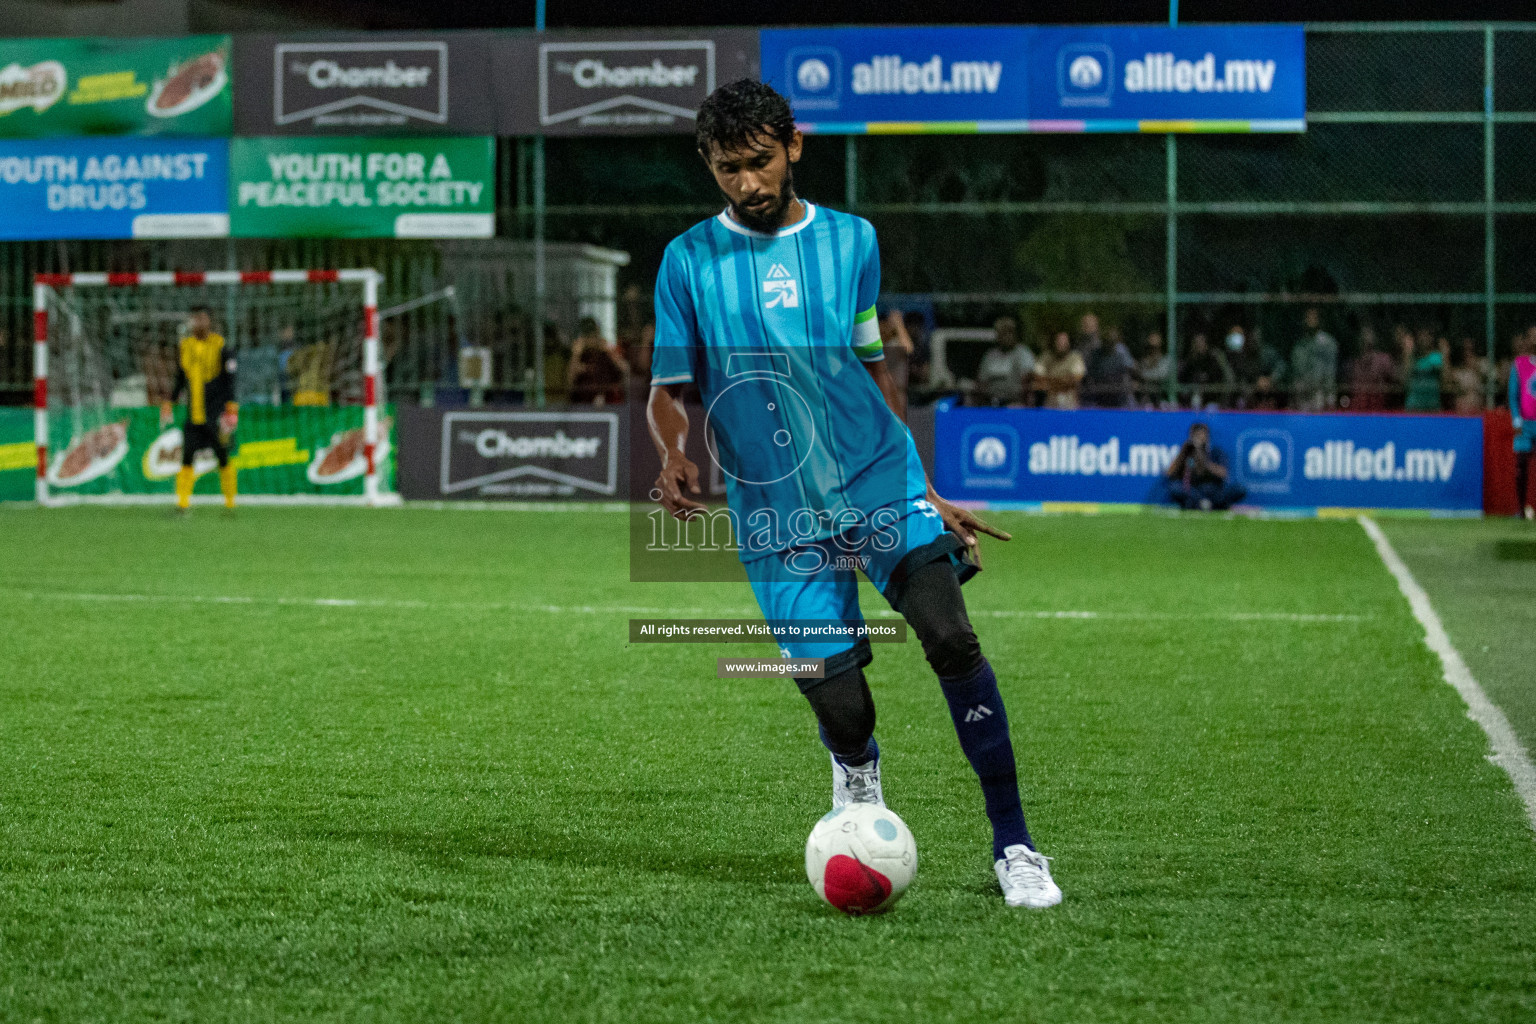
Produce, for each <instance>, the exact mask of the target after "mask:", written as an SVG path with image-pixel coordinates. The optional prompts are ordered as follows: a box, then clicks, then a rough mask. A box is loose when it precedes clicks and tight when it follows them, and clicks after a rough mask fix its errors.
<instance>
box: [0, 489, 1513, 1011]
mask: <svg viewBox="0 0 1536 1024" xmlns="http://www.w3.org/2000/svg"><path fill="white" fill-rule="evenodd" d="M996 518H997V519H998V520H999V521H1000V522H1001V523H1002V524H1003V525H1005V526H1006V527H1007V528H1009V529H1011V530H1013V531H1014V535H1015V539H1014V541H1013V542H1012V543H1011V544H1000V543H990V544H989V546H988V548H987V550H986V559H987V566H988V569H987V571H986V572H985V573H983V574H982V576H981V577H979V578H978V579H977V580H976V581H975V582H974V583H972V584H970V585H968V586H967V587H966V594H967V598H968V601H969V603H970V605H971V607H972V608H973V610H974V611H975V613H976V623H977V627H978V631H979V633H980V635H981V638H982V644H983V647H984V649H985V650H986V651H987V653H988V654H989V656H990V658H991V660H992V662H993V664H994V665H995V666H996V668H997V670H998V675H999V677H1000V679H1001V684H1002V688H1003V691H1004V694H1005V696H1006V698H1007V700H1008V710H1009V715H1010V718H1011V720H1012V722H1013V728H1014V734H1013V735H1014V744H1015V748H1016V750H1017V751H1018V755H1019V760H1020V768H1021V772H1022V774H1023V777H1024V780H1025V805H1026V810H1027V812H1028V814H1029V817H1030V823H1031V826H1032V828H1033V830H1034V833H1035V837H1036V839H1037V841H1038V842H1039V844H1040V847H1041V849H1042V850H1043V851H1044V852H1045V853H1047V854H1049V855H1051V856H1053V857H1055V858H1056V861H1055V864H1054V870H1055V874H1056V877H1057V879H1058V881H1059V882H1060V883H1061V886H1062V888H1063V890H1064V891H1065V894H1066V900H1065V902H1064V903H1063V904H1062V905H1061V906H1060V907H1057V908H1055V909H1053V910H1049V911H1043V912H1042V911H1022V910H1013V911H1010V910H1008V909H1007V908H1006V907H1005V906H1004V905H1003V902H1002V899H1001V897H1000V895H999V894H998V892H997V888H996V883H995V881H994V879H993V878H992V873H991V865H990V863H989V860H990V857H989V849H988V837H987V830H986V825H985V819H984V817H983V815H982V813H981V800H980V795H979V791H978V789H977V787H976V784H975V781H974V778H973V776H972V775H971V773H970V769H969V768H968V766H967V765H966V763H965V761H964V759H963V758H962V756H961V755H960V752H959V749H958V745H957V744H956V742H955V739H954V735H953V729H952V727H951V725H950V721H949V716H948V713H947V711H946V709H945V707H944V703H943V701H942V699H941V697H940V694H939V692H938V688H937V685H936V684H935V682H934V680H933V678H932V676H931V675H930V674H929V673H928V671H927V670H926V667H925V665H924V664H923V662H922V656H921V651H920V650H919V648H918V646H917V645H916V644H915V643H911V644H906V645H902V646H884V647H879V648H877V658H876V661H875V664H874V665H873V666H872V667H871V669H870V679H871V684H872V686H873V688H874V690H875V693H876V699H877V702H878V704H879V709H880V727H879V731H878V735H879V737H880V740H881V744H882V749H883V751H884V755H885V756H884V761H883V765H884V774H885V789H886V794H887V797H888V799H889V801H890V803H891V805H892V806H893V807H894V808H895V809H896V810H897V811H898V812H899V813H900V814H901V815H902V816H903V817H904V818H905V819H906V821H907V822H908V824H909V825H910V826H911V827H912V830H913V832H914V834H915V835H916V837H917V842H918V846H919V850H920V854H921V867H920V870H919V872H918V877H917V881H916V883H915V884H914V885H913V887H912V889H911V890H910V891H909V892H908V894H907V896H906V897H905V899H903V900H902V902H901V903H900V904H899V905H898V906H897V907H896V908H895V909H894V911H893V912H891V913H890V914H888V915H885V916H882V917H876V918H863V919H848V918H843V917H841V916H839V915H837V914H836V913H835V912H834V911H832V910H831V909H830V908H827V907H826V906H824V905H822V904H820V903H819V902H818V900H817V899H816V897H815V895H814V893H813V892H812V891H811V889H810V887H809V886H808V885H807V884H806V881H805V878H804V874H803V869H802V851H803V843H804V838H805V835H806V834H807V833H808V832H809V830H810V828H811V826H812V824H814V822H815V821H816V818H817V817H818V815H820V814H821V813H822V812H823V811H824V810H825V809H826V806H827V802H828V789H829V771H828V766H827V761H826V755H825V753H824V752H823V751H822V749H821V748H820V746H819V745H818V743H817V741H816V738H815V730H814V725H813V722H812V719H811V716H810V714H809V711H808V710H807V708H806V707H804V705H803V701H802V700H801V698H800V697H798V695H796V694H795V693H794V691H793V686H792V684H790V683H787V682H775V681H768V680H734V681H722V680H717V679H715V678H714V659H715V658H716V657H717V656H719V655H747V654H753V653H762V654H771V653H772V648H771V647H769V646H766V645H763V646H757V647H729V648H722V647H714V646H708V645H691V644H690V645H633V646H630V645H627V644H626V638H627V630H626V620H627V618H628V617H629V615H630V614H633V613H631V612H628V611H625V610H616V609H626V608H664V609H685V608H686V609H696V610H697V611H695V612H691V613H688V614H699V615H710V616H716V615H731V614H745V613H747V612H748V611H749V610H750V609H751V607H752V604H751V597H750V593H749V592H748V590H747V588H746V587H745V585H732V584H713V585H693V586H688V585H681V584H644V585H641V584H631V583H628V582H627V580H626V575H625V574H626V569H627V559H626V552H625V547H624V545H625V544H626V537H625V529H624V525H625V521H624V517H623V516H622V515H618V514H614V513H605V512H601V511H584V510H571V509H560V510H552V511H549V512H532V513H512V512H439V511H429V510H414V509H406V510H390V511H379V512H367V511H363V510H341V509H313V510H312V509H246V510H242V511H241V512H240V514H239V515H238V517H236V518H234V519H226V518H224V517H222V516H220V515H217V514H214V513H212V512H211V511H205V510H202V509H199V510H198V511H197V512H196V513H195V514H194V515H193V516H192V517H191V519H190V520H188V521H184V522H181V521H174V520H172V519H169V518H167V517H166V516H165V515H164V513H163V512H161V511H160V510H148V509H88V508H80V509H69V510H55V511H36V510H33V511H13V512H4V513H0V616H3V623H4V625H3V633H0V637H3V641H0V644H3V646H0V651H3V654H0V1020H3V1021H6V1022H9V1021H32V1020H43V1021H71V1022H73V1021H113V1022H121V1021H132V1020H168V1021H198V1022H204V1021H225V1020H234V1021H245V1020H271V1019H302V1020H368V1021H447V1020H534V1021H583V1020H604V1021H623V1022H625V1024H640V1022H645V1021H706V1020H718V1021H735V1020H765V1021H784V1022H791V1021H793V1022H800V1021H819V1020H826V1021H849V1020H864V1019H871V1020H876V1021H882V1022H884V1021H930V1020H956V1021H993V1020H1021V1021H1041V1022H1051V1021H1083V1022H1112V1021H1180V1022H1182V1021H1234V1022H1238V1021H1241V1022H1244V1024H1252V1022H1256V1021H1282V1020H1283V1021H1314V1020H1328V1021H1437V1022H1438V1021H1448V1020H1456V1021H1528V1020H1531V1019H1536V840H1533V836H1532V834H1531V832H1530V830H1529V828H1528V827H1527V825H1526V824H1525V822H1524V816H1523V812H1522V809H1521V806H1520V804H1519V802H1518V800H1517V799H1516V797H1515V795H1514V793H1513V790H1512V787H1511V786H1510V784H1509V781H1508V779H1507V778H1506V777H1505V776H1504V775H1503V773H1502V772H1501V771H1500V770H1499V769H1498V768H1496V767H1495V766H1493V765H1492V764H1490V763H1489V762H1488V761H1487V760H1486V758H1485V756H1484V755H1485V754H1486V753H1487V746H1486V742H1485V739H1484V737H1483V735H1482V734H1481V732H1479V730H1478V729H1477V727H1476V726H1475V725H1474V724H1473V723H1471V722H1470V721H1468V719H1467V718H1466V715H1465V712H1464V708H1463V707H1462V705H1461V704H1460V701H1459V698H1458V697H1457V695H1456V694H1455V692H1454V691H1453V690H1452V689H1451V688H1450V687H1449V686H1447V685H1446V684H1445V683H1444V682H1443V681H1442V680H1441V678H1440V670H1439V666H1438V663H1437V662H1436V660H1435V659H1434V657H1433V656H1432V655H1431V654H1430V653H1429V652H1428V651H1427V650H1426V649H1425V648H1424V646H1423V645H1422V644H1421V643H1420V640H1419V638H1420V636H1421V631H1420V629H1419V628H1418V626H1417V624H1416V623H1415V622H1414V620H1413V619H1412V617H1411V615H1410V613H1409V610H1408V608H1407V605H1406V604H1405V603H1404V602H1403V600H1402V599H1401V597H1400V596H1399V595H1398V593H1397V588H1396V586H1395V584H1394V582H1393V580H1392V579H1391V577H1390V575H1389V574H1388V573H1387V572H1386V570H1385V569H1384V568H1383V567H1382V565H1381V564H1380V562H1379V561H1378V559H1377V558H1376V555H1375V553H1374V551H1373V549H1372V547H1371V545H1370V543H1369V541H1368V540H1367V538H1366V537H1365V535H1364V534H1363V533H1362V531H1361V530H1360V528H1359V527H1358V526H1357V525H1356V524H1354V523H1351V522H1347V521H1346V522H1250V521H1245V520H1227V519H1221V518H1214V517H1213V518H1203V517H1189V516H1186V517H1179V518H1173V517H1169V518H1163V517H1117V516H1116V517H1097V518H1095V517H1061V518H1056V517H1024V516H1005V515H999V516H997V517H996ZM1433 525H1435V526H1437V527H1438V526H1440V525H1442V524H1433ZM1405 528H1406V526H1405V525H1399V524H1393V526H1392V527H1391V529H1392V530H1393V534H1394V536H1398V535H1399V531H1400V530H1402V529H1405ZM1415 528H1416V527H1415ZM1446 528H1447V529H1449V530H1455V529H1458V528H1463V526H1462V524H1446ZM1432 592H1433V591H1432ZM124 595H136V596H131V597H125V596H124ZM216 599H217V600H216ZM230 599H238V600H230ZM316 600H326V601H346V602H358V603H355V604H316V603H314V602H315V601H316ZM877 600H878V599H877V598H873V597H871V599H870V600H869V601H867V602H866V608H868V609H871V610H874V609H875V608H877V607H878V605H877V603H876V602H877ZM1058 611H1060V612H1095V613H1099V614H1098V615H1097V617H1082V616H1073V617H1033V616H1031V615H1028V614H1026V613H1032V612H1042V613H1044V612H1058ZM988 612H1002V613H1008V614H1007V616H1006V617H1003V616H997V615H988V614H986V613H988ZM1250 613H1258V614H1260V615H1261V616H1267V617H1243V616H1247V615H1249V614H1250ZM1275 614H1278V615H1282V616H1283V615H1289V616H1294V617H1293V618H1283V617H1274V616H1275ZM1309 616H1324V617H1323V618H1310V617H1309Z"/></svg>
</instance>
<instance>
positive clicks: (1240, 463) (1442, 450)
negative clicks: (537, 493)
mask: <svg viewBox="0 0 1536 1024" xmlns="http://www.w3.org/2000/svg"><path fill="white" fill-rule="evenodd" d="M1196 422H1201V423H1205V424H1207V425H1208V426H1209V427H1210V430H1211V442H1212V447H1213V448H1215V449H1217V450H1218V451H1219V452H1220V453H1221V455H1222V457H1223V459H1224V461H1225V463H1226V466H1227V468H1228V472H1229V474H1230V478H1231V480H1232V482H1233V483H1235V484H1237V485H1238V486H1240V487H1242V488H1243V489H1244V490H1245V491H1246V492H1247V496H1246V497H1245V498H1244V499H1243V504H1246V505H1255V506H1259V507H1264V508H1270V509H1276V510H1299V511H1315V510H1317V509H1331V508H1351V509H1353V508H1379V509H1419V510H1424V511H1427V512H1439V513H1463V514H1465V513H1475V512H1479V511H1481V510H1482V504H1483V424H1482V420H1481V418H1479V417H1476V416H1412V415H1378V416H1351V415H1345V414H1327V413H1324V414H1304V413H1241V412H1212V413H1195V412H1150V411H1149V412H1142V411H1134V410H1111V409H1084V410H1077V411H1064V410H1055V409H972V408H948V409H943V408H941V409H940V410H939V411H938V413H937V415H936V419H935V425H934V487H935V488H936V489H937V490H938V492H939V493H940V494H942V495H944V496H945V497H946V498H951V499H954V500H960V501H981V502H987V503H988V504H992V505H997V506H1013V505H1022V506H1031V505H1041V504H1047V503H1057V502H1069V503H1076V502H1096V503H1109V504H1161V503H1165V502H1167V501H1168V493H1167V486H1166V480H1165V475H1166V472H1167V470H1168V467H1169V465H1170V464H1171V463H1172V462H1173V459H1174V457H1175V456H1177V455H1178V452H1179V448H1180V446H1181V445H1182V444H1183V443H1184V441H1185V438H1186V437H1187V436H1188V434H1189V428H1190V426H1191V425H1192V424H1194V423H1196Z"/></svg>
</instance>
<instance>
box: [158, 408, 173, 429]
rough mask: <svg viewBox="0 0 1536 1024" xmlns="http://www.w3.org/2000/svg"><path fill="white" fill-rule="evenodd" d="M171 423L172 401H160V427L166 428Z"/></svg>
mask: <svg viewBox="0 0 1536 1024" xmlns="http://www.w3.org/2000/svg"><path fill="white" fill-rule="evenodd" d="M170 425H171V403H170V402H161V403H160V429H161V430H164V429H165V428H166V427H168V426H170Z"/></svg>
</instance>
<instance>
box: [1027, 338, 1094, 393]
mask: <svg viewBox="0 0 1536 1024" xmlns="http://www.w3.org/2000/svg"><path fill="white" fill-rule="evenodd" d="M1083 373H1084V368H1083V357H1082V354H1081V353H1079V352H1078V351H1077V350H1076V349H1074V348H1073V347H1072V336H1071V335H1070V334H1068V333H1067V332H1066V331H1057V332H1056V336H1055V337H1054V338H1052V339H1051V347H1050V348H1049V349H1047V350H1046V351H1044V352H1042V353H1040V358H1039V359H1037V360H1035V387H1036V388H1038V389H1039V390H1040V391H1041V392H1043V393H1044V395H1045V401H1044V404H1045V405H1046V406H1049V407H1050V408H1052V409H1076V408H1077V393H1078V388H1080V387H1081V386H1082V383H1083Z"/></svg>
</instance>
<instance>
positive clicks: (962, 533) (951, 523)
mask: <svg viewBox="0 0 1536 1024" xmlns="http://www.w3.org/2000/svg"><path fill="white" fill-rule="evenodd" d="M928 501H929V503H930V504H932V505H933V507H934V508H936V509H938V510H939V516H940V517H941V518H942V519H943V520H944V526H945V527H946V528H947V529H948V530H949V532H950V533H953V534H954V535H955V536H956V537H959V538H960V539H961V540H962V541H964V542H965V548H966V551H967V552H968V553H969V554H970V556H971V561H973V562H975V563H976V568H978V569H980V568H981V545H980V544H979V543H978V542H977V540H976V535H977V534H978V533H984V534H986V535H987V536H989V537H996V538H997V539H998V540H1012V539H1013V535H1012V534H1010V533H1007V532H1005V531H1003V530H999V529H996V528H995V527H992V526H988V525H987V524H986V523H985V522H983V521H982V519H981V517H980V516H978V515H977V514H976V513H974V512H972V511H971V510H970V509H966V508H960V507H959V506H958V505H955V504H954V503H953V502H950V501H946V500H945V499H943V498H941V497H939V496H938V495H937V494H934V493H933V492H932V491H929V492H928Z"/></svg>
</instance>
